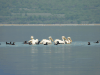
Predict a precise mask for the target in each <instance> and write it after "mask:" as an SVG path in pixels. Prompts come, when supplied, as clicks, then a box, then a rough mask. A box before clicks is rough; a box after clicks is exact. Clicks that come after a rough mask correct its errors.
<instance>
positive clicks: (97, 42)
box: [88, 41, 99, 45]
mask: <svg viewBox="0 0 100 75" xmlns="http://www.w3.org/2000/svg"><path fill="white" fill-rule="evenodd" d="M94 43H99V41H97V42H94ZM88 45H91V44H90V42H88Z"/></svg>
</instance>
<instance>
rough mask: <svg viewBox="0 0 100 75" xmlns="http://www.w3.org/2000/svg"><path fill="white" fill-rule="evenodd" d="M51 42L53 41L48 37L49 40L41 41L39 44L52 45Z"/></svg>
mask: <svg viewBox="0 0 100 75" xmlns="http://www.w3.org/2000/svg"><path fill="white" fill-rule="evenodd" d="M52 41H53V39H52V37H51V36H49V40H47V39H43V40H42V41H41V42H40V44H44V45H48V44H52Z"/></svg>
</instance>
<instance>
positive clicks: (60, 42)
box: [54, 36, 65, 45]
mask: <svg viewBox="0 0 100 75" xmlns="http://www.w3.org/2000/svg"><path fill="white" fill-rule="evenodd" d="M64 39H65V36H62V40H59V39H56V40H55V41H54V44H55V45H57V44H65V40H64Z"/></svg>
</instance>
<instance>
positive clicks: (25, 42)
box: [0, 41, 99, 45]
mask: <svg viewBox="0 0 100 75" xmlns="http://www.w3.org/2000/svg"><path fill="white" fill-rule="evenodd" d="M94 43H99V41H97V42H94ZM23 44H29V45H32V43H31V42H28V43H27V41H24V43H23ZM37 44H39V43H37ZM0 45H1V43H0ZM6 45H15V42H13V43H12V42H10V43H8V42H6ZM44 45H45V44H44ZM88 45H91V44H90V42H88Z"/></svg>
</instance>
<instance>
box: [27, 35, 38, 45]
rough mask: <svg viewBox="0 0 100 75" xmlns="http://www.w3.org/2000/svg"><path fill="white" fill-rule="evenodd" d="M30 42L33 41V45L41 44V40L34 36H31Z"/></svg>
mask: <svg viewBox="0 0 100 75" xmlns="http://www.w3.org/2000/svg"><path fill="white" fill-rule="evenodd" d="M28 42H30V43H32V45H35V44H39V40H38V39H36V40H35V39H33V36H31V40H29V41H28Z"/></svg>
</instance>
